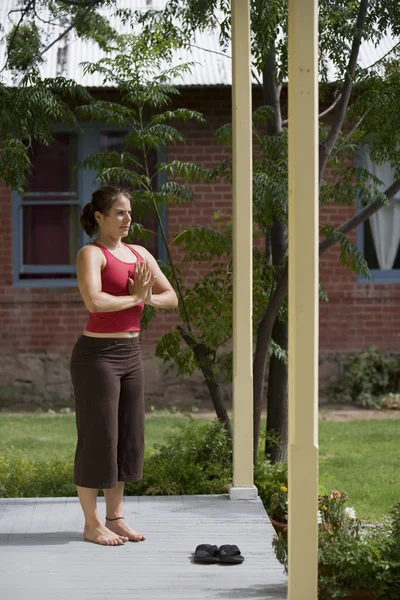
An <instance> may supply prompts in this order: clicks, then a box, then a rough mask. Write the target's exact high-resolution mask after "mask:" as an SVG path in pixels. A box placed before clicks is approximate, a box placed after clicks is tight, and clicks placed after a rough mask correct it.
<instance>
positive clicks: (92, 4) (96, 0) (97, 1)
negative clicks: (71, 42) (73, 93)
mask: <svg viewBox="0 0 400 600" xmlns="http://www.w3.org/2000/svg"><path fill="white" fill-rule="evenodd" d="M102 1H103V0H92V2H90V3H87V4H86V7H87V8H86V10H84V11H83V12H82V13H81V14H80V15H78V16H77V17H76V19H74V20H73V21H72V23H71V25H70V26H69V27H67V29H65V30H64V31H63V32H62V33H61V34H60V35H59V36H58V37H57V38H56V39H55V40H53V41H52V42H51V43H50V44H49V45H48V46H46V47H45V48H44V49H43V50H42V51H41V52H39V54H38V55H37V56H36V57H35V58H34V60H33V61H32V64H31V65H30V67H29V68H28V70H27V71H26V73H25V74H24V76H23V77H22V79H21V81H20V82H19V84H18V88H20V87H21V85H22V84H23V83H24V81H25V80H26V78H27V77H28V75H29V73H30V72H31V71H32V69H33V67H34V66H35V65H36V63H37V62H38V60H40V58H41V57H42V56H43V55H44V54H46V52H47V51H48V50H50V48H52V47H53V46H54V45H55V44H57V42H59V41H60V40H62V39H63V38H64V37H65V36H66V35H67V34H68V33H69V32H70V31H71V29H73V28H74V27H75V26H76V25H77V24H78V23H79V21H81V20H82V19H83V18H84V17H85V16H86V15H87V14H88V13H89V11H90V10H91V9H92V8H94V7H95V6H96V5H97V4H100V3H102ZM80 5H81V3H79V6H80Z"/></svg>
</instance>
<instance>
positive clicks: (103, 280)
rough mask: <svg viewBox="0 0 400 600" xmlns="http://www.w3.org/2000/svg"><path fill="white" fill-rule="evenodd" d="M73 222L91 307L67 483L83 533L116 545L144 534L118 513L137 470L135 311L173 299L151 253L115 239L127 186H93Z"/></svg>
mask: <svg viewBox="0 0 400 600" xmlns="http://www.w3.org/2000/svg"><path fill="white" fill-rule="evenodd" d="M80 221H81V225H82V227H83V229H84V230H85V231H86V233H87V234H88V236H90V237H93V236H94V235H96V236H97V237H96V241H95V242H94V243H93V244H89V245H87V246H84V247H83V248H81V250H80V251H79V252H78V255H77V261H76V269H77V277H78V285H79V290H80V293H81V295H82V299H83V301H84V303H85V306H86V308H87V309H88V311H89V313H90V314H89V321H88V323H87V325H86V329H85V330H84V332H83V335H81V336H80V338H79V339H78V341H77V342H76V344H75V347H74V349H73V352H72V357H71V377H72V383H73V386H74V392H75V409H76V423H77V432H78V443H77V448H76V455H75V467H74V483H75V484H76V486H77V490H78V496H79V500H80V503H81V506H82V510H83V512H84V515H85V529H84V538H85V539H86V540H88V541H91V542H94V543H97V544H103V545H106V546H116V545H120V544H123V543H124V542H126V541H128V540H131V541H143V540H144V539H145V537H144V535H143V534H141V533H137V532H136V531H134V530H133V529H131V527H130V526H129V525H128V524H127V523H125V521H124V520H123V513H122V510H123V497H124V483H125V481H137V480H139V479H141V478H142V469H143V453H144V412H145V411H144V395H143V364H142V359H141V355H140V338H139V334H140V318H141V315H142V312H143V308H144V305H145V304H149V305H151V306H154V307H156V308H172V307H176V306H177V305H178V299H177V296H176V294H175V292H174V290H173V289H172V287H171V285H170V283H169V281H168V279H167V278H166V277H165V276H164V274H163V273H162V271H161V270H160V268H159V266H158V264H157V262H156V260H155V259H154V257H153V256H152V255H151V254H150V252H148V251H147V250H146V249H145V248H143V247H142V246H137V245H128V244H124V243H123V242H122V239H123V238H125V237H126V236H127V235H128V232H129V228H130V224H131V221H132V211H131V199H130V197H129V195H128V194H127V193H126V192H124V191H121V190H119V189H118V188H115V187H113V186H105V187H102V188H100V189H99V190H97V191H96V192H94V194H93V196H92V200H91V202H89V203H88V204H86V206H85V207H84V208H83V210H82V214H81V218H80ZM99 488H100V489H104V496H105V501H106V522H105V524H104V523H102V521H101V520H100V516H99V513H98V511H97V494H98V490H99Z"/></svg>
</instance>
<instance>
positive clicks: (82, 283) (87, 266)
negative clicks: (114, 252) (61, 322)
mask: <svg viewBox="0 0 400 600" xmlns="http://www.w3.org/2000/svg"><path fill="white" fill-rule="evenodd" d="M102 264H103V255H102V253H101V250H100V251H99V250H98V248H96V247H95V246H84V247H83V248H81V249H80V250H79V252H78V255H77V257H76V274H77V278H78V286H79V291H80V293H81V295H82V298H83V301H84V303H85V306H86V308H87V309H88V311H90V312H92V313H93V312H115V311H117V310H124V309H126V308H132V307H133V306H136V305H137V304H140V303H141V302H143V301H144V298H139V297H138V296H136V295H131V296H129V295H128V294H127V295H126V296H112V295H111V294H106V293H105V292H102V291H101V267H102Z"/></svg>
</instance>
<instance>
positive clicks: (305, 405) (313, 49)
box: [288, 0, 319, 600]
mask: <svg viewBox="0 0 400 600" xmlns="http://www.w3.org/2000/svg"><path fill="white" fill-rule="evenodd" d="M317 6H318V2H317V0H289V596H288V598H289V600H316V598H317V572H318V555H317V550H318V526H317V506H318V505H317V496H318V215H319V213H318V210H319V207H318V175H317V173H318V169H317V163H318V115H317V110H318V62H317V33H318V27H317Z"/></svg>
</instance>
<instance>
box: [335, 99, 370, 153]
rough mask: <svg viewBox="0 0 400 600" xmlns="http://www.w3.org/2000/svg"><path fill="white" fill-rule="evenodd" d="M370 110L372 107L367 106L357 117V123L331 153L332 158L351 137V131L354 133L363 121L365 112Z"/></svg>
mask: <svg viewBox="0 0 400 600" xmlns="http://www.w3.org/2000/svg"><path fill="white" fill-rule="evenodd" d="M371 110H372V107H371V106H370V107H369V108H367V110H366V111H365V113H364V114H363V115H362V116H361V117H360V118H359V119H358V121H357V123H356V124H355V125H354V127H353V128H352V130H351V131H350V132H349V133H348V134H347V135H346V137H345V138H344V140H343V142H342V144H341V145H340V146H339V148H337V149H336V151H335V152H334V153H333V155H332V158H333V157H335V156H337V155H338V154H339V152H341V150H342V148H343V147H344V146H345V145H346V144H347V142H348V141H349V139H350V138H351V136H352V135H353V133H355V132H356V131H357V129H358V128H359V127H360V125H361V123H362V122H363V121H364V119H365V117H366V116H367V114H368V113H369V112H370V111H371Z"/></svg>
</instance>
